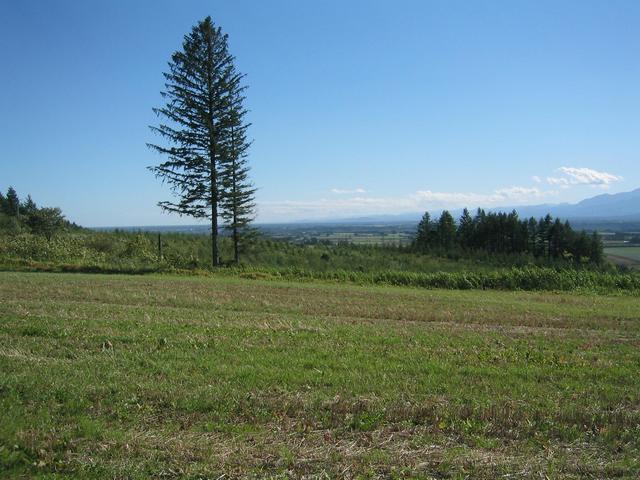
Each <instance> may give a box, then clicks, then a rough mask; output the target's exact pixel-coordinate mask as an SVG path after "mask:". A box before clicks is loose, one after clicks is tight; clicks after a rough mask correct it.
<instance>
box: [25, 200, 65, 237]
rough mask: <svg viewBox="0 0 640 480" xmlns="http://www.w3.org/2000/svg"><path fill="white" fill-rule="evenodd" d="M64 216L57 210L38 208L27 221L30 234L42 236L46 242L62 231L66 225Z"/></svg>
mask: <svg viewBox="0 0 640 480" xmlns="http://www.w3.org/2000/svg"><path fill="white" fill-rule="evenodd" d="M66 223H67V222H66V221H65V219H64V215H63V214H62V211H61V210H60V209H59V208H57V207H56V208H38V209H37V210H35V211H33V212H32V214H31V215H30V216H29V218H28V219H27V225H28V226H29V228H30V229H31V232H32V233H34V234H36V235H43V236H44V237H46V238H47V240H51V238H52V237H53V236H54V235H55V234H56V233H58V232H60V231H61V230H63V229H64V227H65V225H66Z"/></svg>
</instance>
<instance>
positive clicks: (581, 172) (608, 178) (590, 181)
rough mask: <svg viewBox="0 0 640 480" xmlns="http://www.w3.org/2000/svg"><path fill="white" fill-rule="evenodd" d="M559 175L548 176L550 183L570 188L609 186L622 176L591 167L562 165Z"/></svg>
mask: <svg viewBox="0 0 640 480" xmlns="http://www.w3.org/2000/svg"><path fill="white" fill-rule="evenodd" d="M558 172H560V173H561V174H562V176H559V177H547V183H548V184H549V185H557V186H560V187H562V188H568V187H570V186H572V185H591V186H594V187H602V188H608V187H609V186H610V185H611V184H612V183H615V182H619V181H620V180H622V177H621V176H619V175H614V174H612V173H607V172H599V171H598V170H593V169H591V168H586V167H582V168H577V167H560V168H559V169H558Z"/></svg>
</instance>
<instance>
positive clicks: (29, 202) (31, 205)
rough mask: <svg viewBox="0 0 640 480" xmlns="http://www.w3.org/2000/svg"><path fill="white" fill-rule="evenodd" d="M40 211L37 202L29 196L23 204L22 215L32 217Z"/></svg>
mask: <svg viewBox="0 0 640 480" xmlns="http://www.w3.org/2000/svg"><path fill="white" fill-rule="evenodd" d="M37 209H38V207H37V205H36V202H34V201H33V199H32V198H31V195H27V199H26V200H25V201H24V202H23V203H22V207H21V213H22V214H24V215H27V216H29V215H31V214H32V213H33V212H35V211H36V210H37Z"/></svg>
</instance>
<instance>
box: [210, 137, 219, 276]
mask: <svg viewBox="0 0 640 480" xmlns="http://www.w3.org/2000/svg"><path fill="white" fill-rule="evenodd" d="M212 136H213V135H212ZM212 143H213V142H212ZM209 155H210V157H211V158H210V159H209V162H210V166H209V168H210V169H211V172H210V175H211V177H210V178H211V265H212V266H213V267H214V268H215V267H217V266H218V265H220V255H219V253H218V186H217V181H218V179H217V177H216V165H215V158H216V153H215V148H214V147H213V146H211V147H210V151H209Z"/></svg>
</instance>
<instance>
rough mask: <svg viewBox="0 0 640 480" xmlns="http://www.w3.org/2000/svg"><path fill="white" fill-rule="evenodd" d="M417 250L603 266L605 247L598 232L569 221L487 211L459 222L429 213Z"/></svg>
mask: <svg viewBox="0 0 640 480" xmlns="http://www.w3.org/2000/svg"><path fill="white" fill-rule="evenodd" d="M414 248H415V249H416V250H418V251H422V252H429V251H431V252H443V251H444V252H448V251H452V250H457V251H464V252H473V251H484V252H487V253H489V254H531V255H533V256H534V257H536V258H546V259H554V260H557V259H564V260H569V261H575V262H581V263H584V262H592V263H601V262H602V260H603V245H602V241H601V240H600V237H599V236H598V234H597V233H596V232H594V233H593V234H592V235H588V234H587V233H586V232H585V231H581V232H576V231H575V230H573V228H571V225H570V223H569V222H568V221H565V222H562V221H561V220H560V219H559V218H555V219H554V218H553V217H552V216H551V215H547V216H545V217H544V218H540V219H538V220H536V219H535V218H533V217H531V218H529V219H520V218H519V217H518V214H517V212H516V211H515V210H514V211H512V212H511V213H504V212H500V213H494V212H485V211H484V210H483V209H478V211H477V212H476V215H475V216H473V217H472V216H471V214H470V213H469V210H468V209H466V208H465V209H464V210H463V212H462V215H461V217H460V219H459V221H458V222H457V223H456V222H455V220H454V218H453V216H452V215H451V213H450V212H448V211H447V210H445V211H443V212H442V214H441V215H440V217H439V218H438V219H433V220H432V219H431V216H430V214H429V212H425V214H424V215H423V217H422V219H421V220H420V223H419V224H418V229H417V232H416V237H415V241H414Z"/></svg>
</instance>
